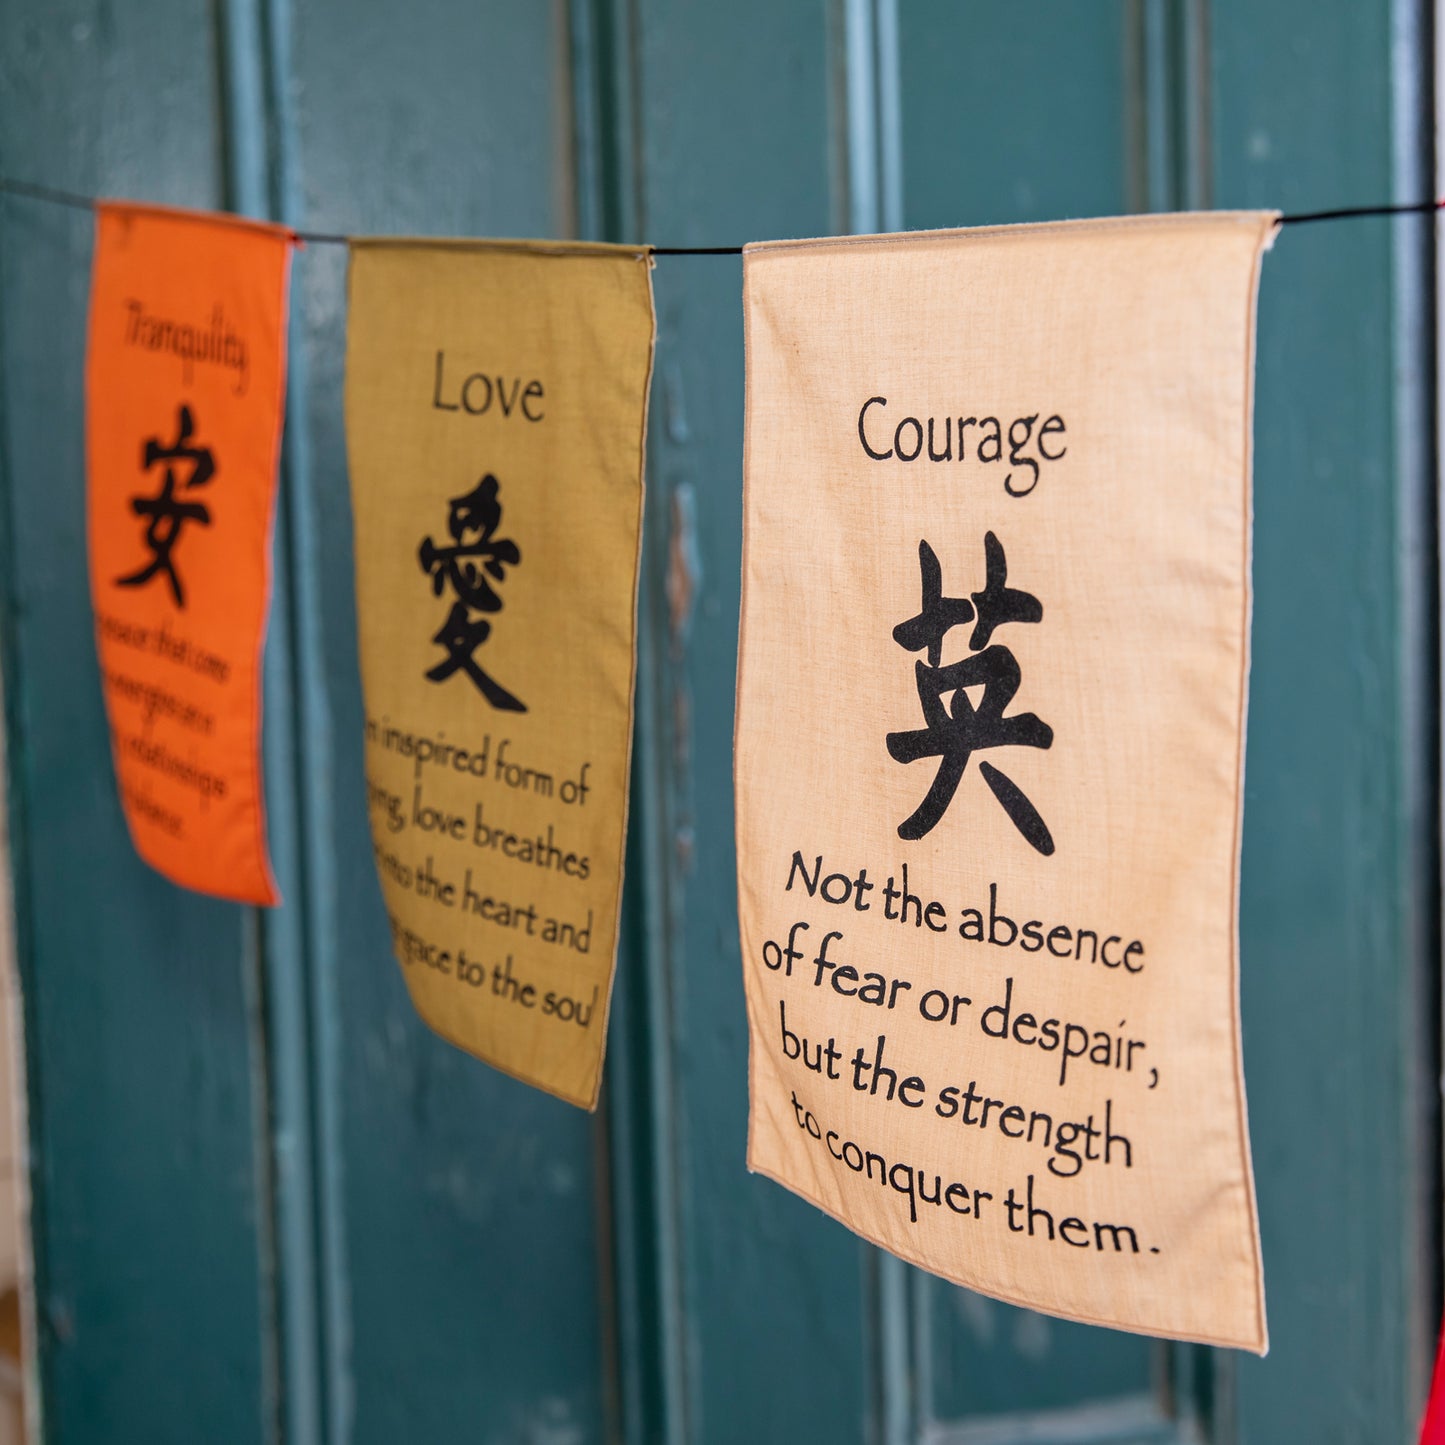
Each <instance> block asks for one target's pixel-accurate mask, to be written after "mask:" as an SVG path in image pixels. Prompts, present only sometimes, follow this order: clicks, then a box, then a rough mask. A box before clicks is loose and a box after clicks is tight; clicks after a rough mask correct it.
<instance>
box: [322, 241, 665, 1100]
mask: <svg viewBox="0 0 1445 1445" xmlns="http://www.w3.org/2000/svg"><path fill="white" fill-rule="evenodd" d="M350 289H351V315H350V329H349V334H348V339H347V354H346V430H347V446H348V451H349V454H350V460H351V486H352V505H353V512H354V524H355V529H356V590H357V621H358V628H359V632H360V648H361V674H362V685H363V690H364V693H365V701H366V742H365V751H366V778H367V787H368V790H369V798H370V808H371V828H372V839H373V844H374V849H375V854H376V861H377V867H378V870H379V873H380V878H381V887H382V894H383V896H384V898H385V902H386V908H387V913H388V915H389V919H390V926H391V932H392V940H393V947H394V949H395V952H396V957H397V959H398V961H399V962H400V964H401V968H402V972H403V974H404V976H405V978H406V983H407V987H408V989H409V990H410V992H411V996H412V1000H413V1002H414V1003H415V1004H416V1007H417V1010H418V1011H419V1012H420V1014H421V1016H422V1018H423V1019H425V1020H426V1022H427V1023H428V1024H430V1025H431V1027H432V1028H434V1029H435V1030H436V1031H437V1032H438V1033H439V1034H441V1035H442V1036H443V1037H444V1038H447V1039H449V1040H451V1042H452V1043H454V1044H456V1045H458V1047H460V1048H463V1049H465V1050H467V1052H469V1053H472V1054H475V1055H476V1056H477V1057H478V1058H481V1059H485V1060H486V1061H487V1062H488V1063H490V1064H493V1065H495V1066H496V1067H497V1068H499V1069H502V1070H504V1071H505V1072H506V1073H509V1074H511V1075H513V1076H514V1077H516V1078H518V1079H522V1080H524V1081H525V1082H527V1083H529V1084H534V1085H536V1086H537V1087H538V1088H541V1089H545V1090H547V1091H548V1092H549V1093H553V1094H556V1095H557V1096H558V1097H560V1098H563V1099H566V1100H568V1101H569V1102H571V1103H573V1104H578V1105H581V1106H582V1107H584V1108H588V1109H590V1108H594V1107H595V1106H596V1102H597V1090H598V1085H599V1082H600V1079H601V1072H602V1055H603V1050H604V1048H605V1045H606V1038H607V1013H608V1005H609V1001H610V997H611V992H612V974H613V963H614V959H615V956H616V950H617V928H618V910H619V906H620V903H621V896H622V863H623V846H624V838H625V834H626V823H627V778H628V765H629V757H630V750H631V737H632V680H633V656H634V653H633V643H634V632H635V611H636V597H637V566H638V544H639V539H640V529H641V520H642V458H643V433H644V429H645V424H646V414H647V391H648V381H649V377H650V374H651V369H652V343H653V311H652V280H651V263H650V258H649V256H648V255H647V253H646V252H644V251H639V250H636V249H630V250H629V249H623V248H620V247H613V246H592V245H581V244H577V245H548V244H543V243H537V244H528V243H521V242H496V243H476V242H407V241H377V242H356V243H353V247H352V253H351V277H350Z"/></svg>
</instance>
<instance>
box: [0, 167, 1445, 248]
mask: <svg viewBox="0 0 1445 1445" xmlns="http://www.w3.org/2000/svg"><path fill="white" fill-rule="evenodd" d="M0 192H3V193H8V194H9V195H12V196H27V197H29V199H31V200H33V201H49V202H50V203H51V204H52V205H57V206H70V207H71V208H72V209H74V210H80V211H89V210H93V209H94V208H95V200H94V198H93V197H91V196H82V195H80V194H78V193H77V192H75V191H62V190H58V189H57V188H56V187H54V186H38V185H35V184H34V183H33V182H31V181H12V180H10V179H8V178H7V177H5V176H0ZM1442 209H1445V197H1442V198H1441V199H1440V200H1436V201H1416V202H1413V203H1411V204H1409V205H1403V206H1345V207H1342V208H1341V209H1339V210H1334V211H1296V212H1294V213H1293V214H1289V215H1283V216H1281V217H1280V218H1279V223H1280V225H1282V226H1303V225H1305V224H1307V223H1308V222H1310V221H1350V220H1354V219H1356V218H1357V217H1362V216H1422V215H1429V214H1430V213H1432V212H1434V211H1439V210H1442ZM294 234H295V235H296V237H297V239H298V240H301V241H305V242H306V243H307V244H309V245H313V246H344V245H346V243H347V242H348V240H349V239H350V237H348V236H343V235H339V234H338V233H336V232H334V231H296V232H295V233H294ZM643 249H646V250H647V251H650V252H651V253H652V255H654V256H741V255H742V253H743V248H742V247H741V246H647V247H645V248H643Z"/></svg>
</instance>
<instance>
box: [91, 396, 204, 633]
mask: <svg viewBox="0 0 1445 1445" xmlns="http://www.w3.org/2000/svg"><path fill="white" fill-rule="evenodd" d="M194 430H195V423H194V422H193V420H192V418H191V409H190V407H188V406H182V407H181V408H180V416H179V418H178V419H177V425H176V440H175V444H174V445H173V446H169V447H163V446H162V445H161V443H160V438H159V437H151V438H150V439H149V440H148V441H147V442H146V444H145V452H144V453H143V465H142V468H141V469H142V470H143V471H147V472H148V471H149V470H150V469H151V468H152V467H153V466H155V465H156V463H157V462H164V463H165V464H166V470H165V478H164V480H163V481H162V482H161V489H160V491H159V492H158V493H157V494H156V495H155V496H154V497H132V498H131V503H130V507H131V511H133V512H134V513H135V514H136V516H137V517H149V518H150V521H149V522H147V523H146V532H145V540H146V546H147V547H149V548H150V549H151V553H152V556H151V560H150V561H149V562H148V563H147V564H146V565H145V566H144V567H142V568H140V569H139V570H138V571H135V572H131V573H130V574H128V575H127V576H125V577H117V578H116V579H115V582H116V586H117V587H142V586H144V585H145V584H146V583H147V582H149V581H150V580H151V578H152V577H154V576H155V575H156V574H157V573H158V572H164V573H165V575H166V577H167V579H168V580H169V581H170V584H171V594H172V596H174V597H175V599H176V606H177V607H184V606H185V605H186V594H185V589H184V588H183V587H182V586H181V579H180V577H179V576H178V575H177V574H176V566H175V563H174V561H172V559H171V551H172V549H173V548H174V547H175V545H176V542H177V541H178V540H179V539H180V535H181V529H182V528H183V527H184V526H185V524H186V523H187V522H198V523H199V524H200V525H201V526H203V527H209V526H210V525H211V514H210V512H209V511H208V510H207V509H206V507H205V506H204V505H203V504H202V503H200V502H181V501H177V500H176V467H175V463H177V462H184V463H187V464H188V465H189V467H190V474H189V475H188V476H187V477H186V479H185V481H184V482H182V483H181V485H182V486H183V487H185V488H186V489H187V490H189V489H190V488H192V487H204V486H205V485H206V484H207V483H208V482H210V480H211V479H212V478H213V477H214V476H215V475H216V463H215V459H214V458H213V457H212V456H211V451H210V448H209V447H193V446H189V445H187V444H188V443H189V441H190V439H191V434H192V432H194Z"/></svg>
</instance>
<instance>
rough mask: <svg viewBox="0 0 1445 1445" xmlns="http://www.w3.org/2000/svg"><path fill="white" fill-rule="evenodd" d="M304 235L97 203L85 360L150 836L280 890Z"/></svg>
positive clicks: (209, 884)
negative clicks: (278, 734)
mask: <svg viewBox="0 0 1445 1445" xmlns="http://www.w3.org/2000/svg"><path fill="white" fill-rule="evenodd" d="M293 244H294V237H293V235H292V233H291V232H289V231H286V230H283V229H282V228H280V227H277V226H266V225H260V224H257V223H254V222H250V221H241V220H237V219H235V218H234V217H228V216H215V215H208V214H202V213H195V212H187V211H168V210H162V209H158V208H155V207H150V206H135V205H130V204H127V203H125V202H117V201H104V202H100V203H98V204H97V207H96V236H95V261H94V269H93V275H92V280H91V294H90V336H89V347H88V353H87V361H86V455H87V470H88V487H89V496H88V514H89V533H90V590H91V600H92V603H93V605H94V608H95V623H96V646H97V649H98V651H99V655H100V669H101V680H102V688H103V691H104V694H105V704H106V712H107V714H108V716H109V719H110V730H111V744H112V751H113V753H114V757H115V769H116V776H117V780H118V783H119V786H120V795H121V801H122V805H123V807H124V810H125V816H126V822H127V824H128V825H129V827H130V834H131V838H132V840H133V841H134V843H135V847H136V851H137V852H139V854H140V855H141V857H142V858H144V859H145V860H146V862H147V863H149V864H150V865H151V866H152V867H153V868H156V869H158V870H159V871H160V872H161V873H163V874H165V876H166V877H167V878H170V879H172V880H173V881H174V882H176V883H179V884H182V885H183V886H185V887H187V888H194V889H196V890H198V891H200V892H202V893H212V894H215V895H217V896H218V897H221V898H231V899H235V900H236V901H238V902H242V903H256V904H273V903H275V902H277V895H276V885H275V883H274V881H273V879H272V874H271V864H270V861H269V857H268V854H267V848H266V823H265V804H264V799H263V796H262V785H261V653H262V647H263V644H264V641H265V633H266V614H267V609H268V606H269V602H270V591H271V530H272V517H273V514H274V511H275V498H276V464H277V457H278V453H279V449H280V443H281V417H282V407H283V398H284V395H285V386H286V318H287V285H288V279H289V275H290V266H291V252H292V247H293Z"/></svg>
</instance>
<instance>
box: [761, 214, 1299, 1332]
mask: <svg viewBox="0 0 1445 1445" xmlns="http://www.w3.org/2000/svg"><path fill="white" fill-rule="evenodd" d="M1273 225H1274V218H1273V217H1272V216H1267V215H1260V214H1238V215H1235V214H1220V215H1198V216H1190V215H1185V216H1169V217H1141V218H1136V219H1132V220H1123V221H1100V222H1074V223H1067V224H1059V225H1045V226H1020V227H1008V228H1002V229H992V230H978V231H956V232H937V233H923V234H915V235H910V236H884V237H873V238H858V239H854V238H847V239H842V240H838V241H819V242H797V243H789V242H780V243H775V244H766V245H759V246H750V247H748V248H747V250H746V252H745V259H744V277H745V289H746V303H745V312H746V328H747V345H748V374H747V439H746V500H745V527H744V530H745V562H744V578H743V585H744V596H743V607H742V643H741V652H740V661H739V674H738V709H737V734H736V786H737V814H738V886H739V895H740V913H741V930H742V951H743V967H744V976H745V981H746V990H747V1005H748V1020H749V1026H750V1036H751V1122H750V1133H749V1148H748V1159H749V1164H750V1167H751V1168H753V1169H755V1170H758V1171H760V1172H762V1173H764V1174H767V1175H769V1176H770V1177H772V1178H773V1179H776V1180H777V1181H779V1182H780V1183H782V1184H785V1185H786V1186H787V1187H788V1188H790V1189H793V1190H794V1191H796V1192H797V1193H799V1194H801V1195H802V1196H803V1197H804V1198H806V1199H809V1200H811V1201H812V1202H813V1203H814V1204H816V1205H817V1206H818V1207H819V1208H821V1209H823V1210H825V1211H827V1212H828V1213H829V1214H832V1215H833V1216H835V1217H836V1218H838V1219H840V1220H842V1221H843V1223H845V1224H847V1225H848V1226H849V1227H850V1228H852V1229H854V1230H855V1231H857V1232H858V1233H859V1234H861V1235H863V1236H864V1237H865V1238H867V1239H870V1240H872V1241H874V1242H875V1243H877V1244H879V1245H882V1246H883V1247H884V1248H886V1249H888V1250H891V1251H892V1252H893V1253H895V1254H897V1255H899V1256H901V1257H902V1258H904V1259H907V1260H910V1261H912V1262H914V1263H916V1264H919V1265H922V1266H923V1267H924V1268H926V1269H929V1270H931V1271H933V1272H934V1273H936V1274H939V1275H942V1276H944V1277H945V1278H947V1279H950V1280H954V1281H956V1282H957V1283H959V1284H963V1285H967V1286H969V1287H970V1288H972V1289H976V1290H979V1291H981V1292H983V1293H985V1294H989V1295H993V1296H995V1297H996V1298H999V1299H1004V1300H1008V1301H1011V1302H1013V1303H1016V1304H1021V1305H1027V1306H1029V1307H1031V1308H1035V1309H1041V1310H1046V1311H1048V1312H1050V1313H1053V1314H1057V1315H1062V1316H1065V1317H1068V1318H1071V1319H1077V1320H1086V1321H1091V1322H1094V1323H1098V1324H1106V1325H1112V1326H1116V1327H1118V1328H1121V1329H1128V1330H1138V1331H1143V1332H1146V1333H1151V1334H1160V1335H1168V1336H1174V1337H1178V1338H1182V1339H1190V1340H1199V1341H1205V1342H1208V1343H1211V1344H1220V1345H1235V1346H1239V1347H1241V1348H1244V1349H1249V1350H1256V1351H1260V1352H1263V1351H1264V1349H1265V1347H1266V1333H1265V1318H1264V1299H1263V1282H1262V1276H1261V1270H1260V1259H1259V1243H1258V1234H1257V1228H1256V1222H1255V1204H1254V1187H1253V1181H1252V1176H1251V1166H1250V1158H1249V1144H1248V1137H1247V1130H1246V1123H1245V1110H1244V1091H1243V1080H1242V1075H1241V1067H1240V1049H1239V1027H1238V1008H1237V997H1238V948H1237V924H1236V907H1237V879H1238V867H1239V835H1240V808H1241V781H1242V753H1243V738H1244V733H1243V727H1244V709H1245V682H1246V674H1247V638H1248V619H1249V539H1250V495H1249V488H1250V424H1251V404H1252V403H1251V387H1252V373H1253V327H1254V319H1253V318H1254V303H1255V293H1256V282H1257V276H1258V268H1259V260H1260V256H1261V253H1262V250H1263V249H1264V247H1265V246H1266V244H1267V241H1268V239H1269V237H1270V236H1271V234H1272V229H1273Z"/></svg>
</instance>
